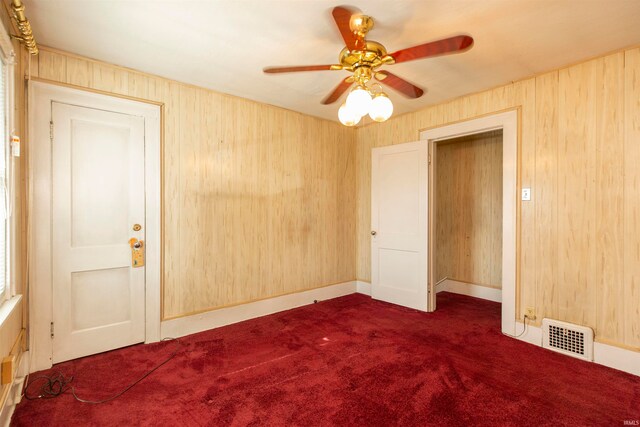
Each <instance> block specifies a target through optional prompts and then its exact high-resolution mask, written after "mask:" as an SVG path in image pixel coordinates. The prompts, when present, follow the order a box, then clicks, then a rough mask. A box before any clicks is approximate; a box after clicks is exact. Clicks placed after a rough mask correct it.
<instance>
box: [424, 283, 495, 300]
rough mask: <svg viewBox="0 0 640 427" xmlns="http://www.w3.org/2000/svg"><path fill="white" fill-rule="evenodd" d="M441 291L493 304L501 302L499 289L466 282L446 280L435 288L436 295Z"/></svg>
mask: <svg viewBox="0 0 640 427" xmlns="http://www.w3.org/2000/svg"><path fill="white" fill-rule="evenodd" d="M443 291H447V292H452V293H454V294H461V295H468V296H470V297H476V298H481V299H486V300H489V301H494V302H502V290H501V289H496V288H489V287H487V286H480V285H474V284H471V283H466V282H458V281H457V280H451V279H446V280H443V281H442V282H440V283H439V284H438V285H437V286H436V293H438V292H443Z"/></svg>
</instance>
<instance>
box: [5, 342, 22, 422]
mask: <svg viewBox="0 0 640 427" xmlns="http://www.w3.org/2000/svg"><path fill="white" fill-rule="evenodd" d="M19 363H20V364H19V365H18V369H17V371H16V378H15V379H14V380H13V383H12V384H11V389H10V390H9V395H8V396H7V400H6V402H4V406H3V407H2V409H1V410H0V426H3V427H9V425H10V424H11V417H12V416H13V411H15V409H16V405H17V404H18V403H20V400H22V387H23V385H24V382H25V380H26V379H27V375H28V374H29V352H28V351H25V352H24V353H22V355H21V356H20V362H19Z"/></svg>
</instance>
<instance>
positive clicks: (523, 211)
mask: <svg viewBox="0 0 640 427" xmlns="http://www.w3.org/2000/svg"><path fill="white" fill-rule="evenodd" d="M427 96H428V94H427ZM513 108H518V109H519V110H520V141H519V154H520V165H519V176H520V184H521V185H520V186H521V187H531V189H532V200H531V201H528V202H520V205H519V214H518V220H519V248H520V252H519V257H518V272H517V274H518V277H517V283H518V285H517V286H518V298H519V304H518V312H519V313H520V312H521V310H522V309H523V308H525V307H535V308H536V311H537V315H538V319H542V318H543V317H550V318H555V319H560V320H564V321H568V322H574V323H578V324H583V325H587V326H590V327H592V328H593V329H594V330H595V333H596V339H597V340H598V341H600V342H606V343H610V344H615V345H620V346H624V347H628V348H631V349H634V350H637V351H640V167H638V165H640V49H638V48H635V49H628V50H626V51H621V52H617V53H614V54H610V55H607V56H603V57H600V58H597V59H593V60H590V61H586V62H583V63H581V64H578V65H574V66H570V67H567V68H563V69H560V70H556V71H552V72H549V73H545V74H542V75H539V76H537V77H534V78H529V79H526V80H522V81H518V82H515V83H512V84H508V85H505V86H502V87H498V88H495V89H492V90H488V91H485V92H481V93H477V94H473V95H470V96H465V97H462V98H458V99H455V100H452V101H450V102H447V103H443V104H439V105H436V106H433V107H430V108H427V109H424V110H421V111H418V112H415V113H411V114H405V115H402V116H398V117H394V118H392V119H390V120H389V121H388V122H386V123H382V124H373V125H367V126H364V127H362V128H359V129H358V130H357V158H356V179H357V201H358V203H357V211H358V217H357V240H358V242H357V277H358V279H360V280H364V281H369V280H370V270H371V268H370V239H369V238H370V236H369V231H370V220H371V214H370V210H371V207H370V206H371V205H370V196H371V183H370V177H371V148H372V147H378V146H383V145H389V144H398V143H402V142H408V141H415V140H417V139H418V138H419V131H420V130H424V129H427V128H433V127H438V126H442V125H445V124H449V123H453V122H456V121H460V120H466V119H470V118H474V117H478V116H481V115H486V114H491V113H495V112H499V111H503V110H507V109H513Z"/></svg>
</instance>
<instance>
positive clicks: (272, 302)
mask: <svg viewBox="0 0 640 427" xmlns="http://www.w3.org/2000/svg"><path fill="white" fill-rule="evenodd" d="M356 287H357V285H356V281H355V280H354V281H351V282H344V283H338V284H336V285H331V286H325V287H323V288H317V289H311V290H309V291H303V292H297V293H294V294H289V295H283V296H280V297H275V298H269V299H265V300H261V301H255V302H250V303H247V304H241V305H236V306H233V307H227V308H221V309H218V310H212V311H207V312H205V313H200V314H194V315H192V316H185V317H179V318H177V319H171V320H165V321H163V322H162V323H161V325H160V331H161V335H162V337H163V338H165V337H172V338H178V337H183V336H185V335H189V334H195V333H197V332H202V331H206V330H208V329H213V328H219V327H221V326H226V325H230V324H232V323H238V322H242V321H244V320H249V319H253V318H256V317H260V316H266V315H268V314H273V313H278V312H280V311H285V310H290V309H292V308H296V307H301V306H303V305H308V304H312V303H313V301H314V300H326V299H331V298H337V297H341V296H344V295H349V294H353V293H355V292H356Z"/></svg>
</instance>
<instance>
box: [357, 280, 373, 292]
mask: <svg viewBox="0 0 640 427" xmlns="http://www.w3.org/2000/svg"><path fill="white" fill-rule="evenodd" d="M356 292H357V293H359V294H364V295H369V296H371V283H369V282H363V281H361V280H356Z"/></svg>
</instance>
